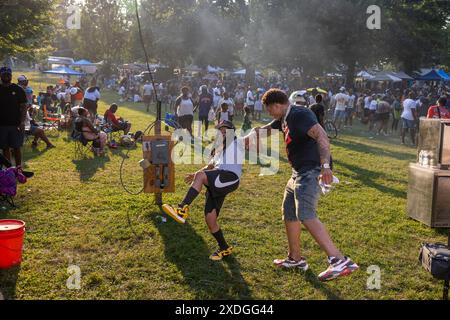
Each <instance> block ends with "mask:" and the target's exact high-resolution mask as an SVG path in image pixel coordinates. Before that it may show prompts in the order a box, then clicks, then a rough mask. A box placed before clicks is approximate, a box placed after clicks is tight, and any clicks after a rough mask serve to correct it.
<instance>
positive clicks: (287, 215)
mask: <svg viewBox="0 0 450 320" xmlns="http://www.w3.org/2000/svg"><path fill="white" fill-rule="evenodd" d="M319 175H320V168H317V169H313V170H310V171H307V172H305V173H303V174H301V175H298V176H296V177H292V178H291V179H290V180H289V181H288V183H287V185H286V189H285V191H284V199H283V205H282V208H281V209H282V211H283V220H285V221H305V220H311V219H314V218H317V203H318V201H319V196H320V187H319V182H318V178H319Z"/></svg>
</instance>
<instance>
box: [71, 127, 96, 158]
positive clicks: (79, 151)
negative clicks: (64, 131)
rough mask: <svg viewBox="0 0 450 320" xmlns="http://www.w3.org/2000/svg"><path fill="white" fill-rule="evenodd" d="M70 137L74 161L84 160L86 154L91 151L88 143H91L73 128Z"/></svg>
mask: <svg viewBox="0 0 450 320" xmlns="http://www.w3.org/2000/svg"><path fill="white" fill-rule="evenodd" d="M70 137H71V138H72V141H73V142H74V159H85V158H86V157H87V154H88V153H89V152H90V151H91V147H90V146H89V142H92V141H89V140H87V139H86V138H85V137H84V136H83V133H81V132H79V131H78V130H76V129H75V128H74V129H73V130H72V134H71V135H70Z"/></svg>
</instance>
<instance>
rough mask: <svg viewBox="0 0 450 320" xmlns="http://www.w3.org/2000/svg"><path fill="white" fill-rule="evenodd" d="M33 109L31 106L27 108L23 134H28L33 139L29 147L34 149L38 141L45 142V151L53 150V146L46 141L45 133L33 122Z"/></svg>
mask: <svg viewBox="0 0 450 320" xmlns="http://www.w3.org/2000/svg"><path fill="white" fill-rule="evenodd" d="M34 115H35V109H34V107H33V106H32V105H30V106H29V107H28V110H27V114H26V119H25V132H29V134H30V135H32V136H33V137H34V139H33V142H32V143H31V146H32V147H33V148H36V147H37V145H38V141H39V139H41V140H42V141H44V142H45V144H46V145H47V149H50V148H54V147H55V146H54V145H53V144H52V143H51V142H50V140H48V138H47V136H46V134H45V131H44V130H43V129H41V128H39V125H38V124H37V123H36V121H35V120H34Z"/></svg>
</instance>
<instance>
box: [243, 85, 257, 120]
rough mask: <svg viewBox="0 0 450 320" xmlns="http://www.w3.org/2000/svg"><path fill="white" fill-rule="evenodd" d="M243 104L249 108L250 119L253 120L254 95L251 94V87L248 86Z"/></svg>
mask: <svg viewBox="0 0 450 320" xmlns="http://www.w3.org/2000/svg"><path fill="white" fill-rule="evenodd" d="M245 105H246V106H247V107H248V108H249V109H250V113H251V114H252V119H253V120H255V96H254V95H253V91H252V87H248V91H247V98H246V100H245Z"/></svg>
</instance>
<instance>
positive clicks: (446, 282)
mask: <svg viewBox="0 0 450 320" xmlns="http://www.w3.org/2000/svg"><path fill="white" fill-rule="evenodd" d="M447 246H448V248H450V233H449V235H448V239H447ZM448 289H449V280H446V281H444V295H443V297H442V299H443V300H448Z"/></svg>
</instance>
